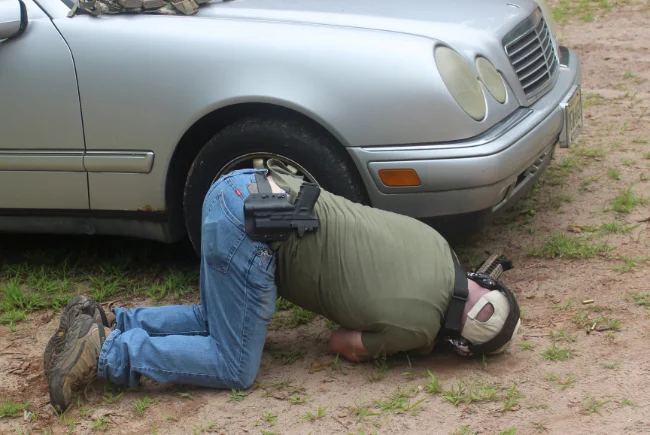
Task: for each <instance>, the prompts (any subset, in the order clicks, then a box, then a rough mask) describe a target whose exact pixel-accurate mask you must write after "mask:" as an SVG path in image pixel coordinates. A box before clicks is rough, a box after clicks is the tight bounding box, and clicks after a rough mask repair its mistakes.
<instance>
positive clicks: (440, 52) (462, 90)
mask: <svg viewBox="0 0 650 435" xmlns="http://www.w3.org/2000/svg"><path fill="white" fill-rule="evenodd" d="M434 57H435V59H436V65H438V70H439V71H440V76H441V77H442V80H443V81H444V82H445V85H446V86H447V89H448V90H449V93H450V94H451V96H452V97H454V100H456V102H457V103H458V105H459V106H460V107H461V108H462V109H463V110H464V111H465V112H466V113H467V114H468V115H469V116H471V117H472V118H473V119H475V120H477V121H480V120H482V119H483V118H485V112H486V108H485V97H484V96H483V89H481V85H480V84H479V82H478V80H477V79H476V76H474V73H473V72H472V69H471V68H470V67H469V65H467V63H466V62H465V59H463V58H462V57H461V56H460V54H458V53H456V52H455V51H454V50H452V49H450V48H448V47H444V46H438V47H436V49H435V52H434Z"/></svg>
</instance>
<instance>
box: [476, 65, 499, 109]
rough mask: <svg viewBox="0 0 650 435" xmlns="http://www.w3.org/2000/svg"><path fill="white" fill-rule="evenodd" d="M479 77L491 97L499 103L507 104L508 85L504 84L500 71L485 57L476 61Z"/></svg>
mask: <svg viewBox="0 0 650 435" xmlns="http://www.w3.org/2000/svg"><path fill="white" fill-rule="evenodd" d="M476 70H477V71H478V76H479V78H480V79H481V81H482V82H483V84H484V85H485V87H486V88H487V90H488V92H489V93H490V95H492V96H493V97H494V99H495V100H497V101H498V102H499V103H501V104H503V103H505V102H506V85H504V84H503V80H502V79H501V75H500V74H499V71H497V69H496V68H495V67H494V65H492V64H491V63H490V61H489V60H487V59H486V58H484V57H479V58H478V59H476Z"/></svg>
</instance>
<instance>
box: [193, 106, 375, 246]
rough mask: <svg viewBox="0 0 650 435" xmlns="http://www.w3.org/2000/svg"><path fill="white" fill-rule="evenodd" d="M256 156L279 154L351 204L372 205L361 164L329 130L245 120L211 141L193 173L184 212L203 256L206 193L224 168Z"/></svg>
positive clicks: (297, 122) (279, 121) (278, 120)
mask: <svg viewBox="0 0 650 435" xmlns="http://www.w3.org/2000/svg"><path fill="white" fill-rule="evenodd" d="M250 153H273V154H277V155H279V156H282V157H285V158H288V159H291V160H292V161H294V162H296V163H297V164H299V165H300V166H302V167H303V168H304V169H305V170H306V171H307V172H309V173H310V174H311V175H312V176H313V177H314V178H315V179H316V181H317V182H318V183H319V185H320V186H321V187H322V188H323V189H325V190H327V191H329V192H331V193H334V194H336V195H340V196H343V197H345V198H347V199H349V200H350V201H354V202H358V203H362V204H368V200H367V195H366V191H365V188H364V186H363V182H362V180H361V177H360V176H359V173H358V171H357V168H356V166H355V165H354V163H353V162H352V160H351V159H350V157H349V155H348V154H347V152H346V151H345V149H344V148H343V147H342V146H341V144H339V143H338V142H337V141H336V140H335V139H334V138H333V137H332V136H330V135H329V134H328V133H327V132H325V131H321V130H320V129H319V128H315V127H312V126H307V125H305V124H303V123H301V122H299V121H295V120H291V121H287V120H283V119H273V118H247V119H243V120H240V121H237V122H236V123H234V124H232V125H230V126H228V127H226V128H224V129H223V130H221V131H220V132H219V133H218V134H216V135H215V136H214V137H213V138H212V139H210V140H209V141H208V142H207V143H206V144H205V145H204V146H203V148H202V149H201V151H200V152H199V154H198V155H197V156H196V159H194V162H193V163H192V167H191V168H190V170H189V173H188V176H187V180H186V182H185V191H184V199H183V211H184V214H185V224H186V226H187V232H188V235H189V238H190V241H191V242H192V246H193V247H194V250H195V251H196V252H197V254H200V250H201V212H202V207H203V200H204V198H205V195H206V194H207V192H208V190H209V188H210V186H211V185H212V183H214V181H215V177H216V176H217V174H218V173H219V171H221V169H222V168H223V167H224V166H226V165H227V164H229V163H230V162H232V161H233V160H235V159H237V158H238V157H240V156H243V155H246V154H250ZM251 163H252V162H251ZM251 166H252V165H251Z"/></svg>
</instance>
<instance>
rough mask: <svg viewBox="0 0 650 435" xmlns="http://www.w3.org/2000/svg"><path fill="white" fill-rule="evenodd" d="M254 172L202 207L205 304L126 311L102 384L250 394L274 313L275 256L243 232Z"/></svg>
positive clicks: (221, 188)
mask: <svg viewBox="0 0 650 435" xmlns="http://www.w3.org/2000/svg"><path fill="white" fill-rule="evenodd" d="M255 172H263V173H266V170H254V169H244V170H238V171H235V172H232V173H230V174H228V175H226V176H224V177H222V178H220V179H219V180H218V181H217V182H216V183H215V184H214V185H212V186H211V188H210V190H209V191H208V194H207V195H206V198H205V201H204V203H203V213H202V228H201V250H202V252H201V281H200V284H201V303H200V305H178V306H174V305H172V306H163V307H152V308H135V309H132V310H126V309H123V308H116V309H114V310H113V312H114V313H115V315H116V317H117V320H116V328H115V330H114V331H113V333H112V334H110V335H109V337H108V338H107V339H106V342H105V343H104V345H103V347H102V350H101V353H100V355H99V366H98V377H99V378H102V379H108V380H110V381H112V382H114V383H116V384H121V385H128V386H136V385H137V384H138V383H139V380H140V377H141V376H142V375H144V376H147V377H148V378H150V379H153V380H155V381H158V382H163V383H178V384H190V385H200V386H205V387H213V388H229V389H230V388H237V389H245V388H248V387H250V386H251V385H252V384H253V381H254V380H255V377H256V376H257V372H258V370H259V366H260V359H261V357H262V349H263V348H264V341H265V339H266V332H267V327H268V323H269V321H270V319H271V316H272V315H273V313H274V311H275V300H276V295H277V289H276V286H275V280H274V276H275V261H276V258H275V254H274V252H273V250H272V249H271V248H270V247H269V246H268V245H267V244H266V243H263V242H257V241H254V240H252V239H250V238H249V237H248V236H247V235H246V233H245V230H244V209H243V206H244V200H245V199H246V197H247V196H248V195H249V194H250V193H249V190H248V185H249V184H251V183H255Z"/></svg>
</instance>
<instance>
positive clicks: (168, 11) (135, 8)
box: [68, 0, 212, 18]
mask: <svg viewBox="0 0 650 435" xmlns="http://www.w3.org/2000/svg"><path fill="white" fill-rule="evenodd" d="M211 1H212V0H76V1H75V4H74V6H73V7H72V9H71V10H70V12H69V13H68V17H70V18H72V17H74V16H75V14H76V12H77V10H78V9H80V10H82V11H85V12H88V13H89V14H91V15H94V16H96V17H97V16H99V15H101V14H124V13H146V14H162V15H177V14H183V15H193V14H195V13H196V11H198V10H199V5H202V4H205V3H210V2H211Z"/></svg>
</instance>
